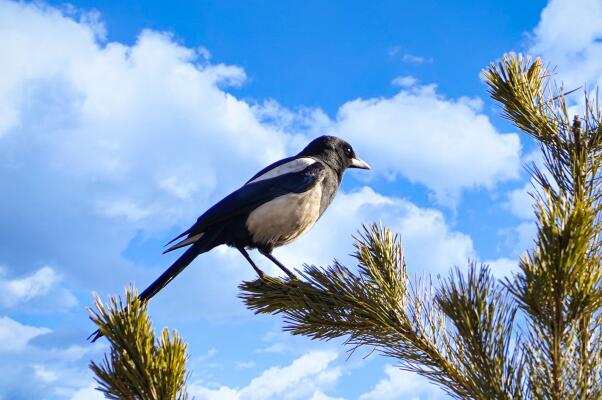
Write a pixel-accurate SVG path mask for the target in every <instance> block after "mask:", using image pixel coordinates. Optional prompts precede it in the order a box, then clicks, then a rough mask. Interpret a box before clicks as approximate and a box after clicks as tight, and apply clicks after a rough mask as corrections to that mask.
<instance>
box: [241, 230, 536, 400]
mask: <svg viewBox="0 0 602 400" xmlns="http://www.w3.org/2000/svg"><path fill="white" fill-rule="evenodd" d="M355 247H356V251H355V253H354V257H355V258H356V259H357V261H358V272H357V273H354V272H352V271H351V270H350V269H349V268H347V267H345V266H343V265H341V264H340V263H338V262H335V264H334V265H333V266H332V267H329V268H317V267H314V266H307V267H306V268H305V271H304V273H303V274H302V279H303V280H281V279H276V278H264V279H260V280H256V281H253V282H244V283H243V284H241V286H240V289H241V291H242V292H241V297H242V298H243V300H244V301H245V303H246V304H247V306H248V307H249V308H251V309H253V310H255V311H256V312H257V313H264V314H279V313H281V314H283V316H284V319H285V322H286V326H285V330H288V331H290V332H292V333H293V334H296V335H305V336H309V337H310V338H313V339H325V340H328V339H332V338H337V337H347V341H346V342H347V343H348V344H349V345H350V346H351V348H352V349H355V348H357V347H358V346H367V347H373V348H376V349H377V350H379V351H380V352H381V353H382V354H384V355H387V356H390V357H394V358H396V359H397V360H398V361H399V362H400V363H401V367H402V368H403V369H406V370H409V371H414V372H417V373H419V374H421V375H423V376H425V377H427V378H428V379H430V380H431V381H433V382H434V383H436V384H438V385H439V386H441V387H442V388H443V389H444V390H446V391H447V392H448V393H449V394H451V395H452V396H454V397H456V398H460V399H491V398H498V399H520V398H522V397H523V389H524V388H523V385H522V383H521V379H522V378H521V377H522V373H523V369H524V368H523V364H522V361H521V360H520V357H519V356H517V355H516V354H514V350H511V346H510V344H511V339H510V338H511V332H512V329H513V320H514V313H515V306H514V305H513V303H512V302H511V301H509V298H508V295H507V293H506V292H505V289H504V288H503V287H501V286H499V285H498V284H497V283H496V282H495V280H494V279H493V278H492V277H491V275H490V273H489V270H488V269H487V268H485V267H481V268H478V267H477V266H476V265H474V264H473V265H471V266H470V272H469V275H468V277H467V278H466V279H464V278H463V277H462V275H461V274H460V273H459V272H456V274H455V275H452V277H450V278H449V280H448V281H447V282H446V283H445V284H444V285H443V287H442V288H441V289H440V290H438V291H435V290H434V289H433V287H432V284H431V283H430V282H428V283H427V284H424V282H423V283H420V282H418V284H417V285H415V286H411V285H410V284H409V281H408V277H407V272H406V267H405V262H404V260H403V252H402V248H401V244H400V242H399V239H398V237H397V236H393V234H392V233H391V232H390V231H389V230H387V229H386V228H378V227H377V226H375V225H372V226H371V227H369V228H364V233H363V234H362V235H361V236H360V237H359V238H358V239H356V242H355ZM483 311H485V312H483ZM475 316H477V317H476V319H475V318H474V317H475ZM467 331H469V332H470V335H466V333H467ZM469 353H472V354H469Z"/></svg>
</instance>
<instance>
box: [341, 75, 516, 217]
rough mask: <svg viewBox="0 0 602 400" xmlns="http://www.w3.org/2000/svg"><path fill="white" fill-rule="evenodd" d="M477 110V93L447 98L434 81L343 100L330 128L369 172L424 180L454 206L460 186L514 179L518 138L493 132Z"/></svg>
mask: <svg viewBox="0 0 602 400" xmlns="http://www.w3.org/2000/svg"><path fill="white" fill-rule="evenodd" d="M481 108H482V102H481V100H479V99H477V98H465V97H463V98H459V99H447V98H445V97H443V96H442V95H441V94H439V93H437V91H436V88H435V86H434V85H427V86H414V87H412V88H410V89H402V90H401V91H400V92H399V93H398V94H397V95H395V96H394V97H392V98H377V99H366V100H364V99H357V100H354V101H350V102H348V103H346V104H344V105H343V106H342V107H341V108H340V109H339V112H338V114H337V119H336V122H335V125H334V127H333V130H334V132H336V133H337V134H338V135H340V136H343V137H345V138H346V139H348V140H349V141H350V143H352V144H353V145H354V147H355V148H356V151H357V152H358V153H359V155H360V156H361V157H362V158H364V159H365V160H367V161H368V162H369V163H370V165H371V166H372V167H373V169H374V170H375V171H379V173H381V174H382V173H385V174H389V176H396V175H401V176H403V177H405V178H407V179H409V180H410V181H412V182H416V183H420V184H423V185H426V186H427V187H429V188H430V189H431V190H433V191H434V193H435V194H436V196H437V199H438V200H439V201H440V202H444V203H446V204H452V205H453V204H455V203H456V202H457V201H458V198H459V195H460V192H461V191H462V190H463V189H466V188H472V187H477V186H483V187H489V188H491V187H493V186H494V185H495V184H496V183H497V182H499V181H505V180H509V179H515V178H517V177H518V172H519V167H520V158H519V153H520V141H519V138H518V136H517V135H516V134H500V133H498V132H497V130H496V129H495V128H494V126H493V125H492V124H491V122H490V121H489V119H488V118H487V117H486V116H485V115H483V114H481V113H480V111H481Z"/></svg>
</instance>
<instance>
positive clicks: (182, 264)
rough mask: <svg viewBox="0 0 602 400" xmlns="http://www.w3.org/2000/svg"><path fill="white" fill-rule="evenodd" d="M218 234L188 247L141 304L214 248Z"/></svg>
mask: <svg viewBox="0 0 602 400" xmlns="http://www.w3.org/2000/svg"><path fill="white" fill-rule="evenodd" d="M218 234H219V232H212V234H210V235H204V236H203V238H202V239H201V240H199V241H198V242H196V243H194V244H193V245H192V246H190V247H189V248H188V249H187V250H186V251H185V252H184V253H183V254H182V255H181V256H180V257H178V259H177V260H176V261H174V263H173V264H171V266H170V267H169V268H167V269H166V270H165V272H163V273H162V274H161V276H159V277H158V278H157V279H155V281H154V282H153V283H151V284H150V285H149V286H148V287H147V288H146V289H144V291H143V292H142V293H140V294H139V295H138V298H139V299H140V300H142V301H143V302H145V301H148V300H149V299H150V298H151V297H153V296H154V295H156V294H157V293H159V291H160V290H161V289H163V288H164V287H165V286H167V285H168V284H169V282H171V281H172V280H173V279H174V278H175V277H176V276H178V274H179V273H180V272H182V271H183V270H184V268H186V267H187V266H188V265H189V264H190V263H191V262H192V261H194V259H195V258H196V257H197V256H198V255H200V254H202V253H205V252H207V251H209V250H211V249H212V248H213V247H215V245H216V243H215V238H216V236H217V235H218ZM102 336H103V335H102V333H101V332H100V331H99V330H96V331H95V332H94V333H92V334H91V335H90V336H89V337H88V339H89V340H90V341H91V342H95V341H96V340H98V339H99V338H101V337H102Z"/></svg>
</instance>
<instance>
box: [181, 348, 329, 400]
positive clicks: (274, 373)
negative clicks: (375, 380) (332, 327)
mask: <svg viewBox="0 0 602 400" xmlns="http://www.w3.org/2000/svg"><path fill="white" fill-rule="evenodd" d="M336 358H337V353H335V352H333V351H311V352H309V353H307V354H305V355H303V356H301V357H299V358H297V359H296V360H294V361H293V362H292V363H291V364H290V365H288V366H286V367H272V368H269V369H267V370H265V371H263V373H262V374H261V375H260V376H258V377H256V378H254V379H253V380H251V382H250V383H249V384H248V385H247V386H245V387H243V388H242V389H235V388H230V387H227V386H220V387H219V388H217V389H211V388H208V387H206V386H204V385H203V384H201V383H195V384H192V385H190V390H189V393H190V394H191V395H193V396H195V397H198V398H199V399H205V400H247V399H248V400H253V399H262V400H268V399H289V400H293V399H308V398H315V399H329V398H330V397H326V395H325V394H324V391H325V390H326V389H328V388H332V386H333V385H334V383H336V381H337V380H338V378H339V377H340V374H341V371H340V369H339V368H337V367H333V366H331V364H332V362H333V361H334V360H335V359H336Z"/></svg>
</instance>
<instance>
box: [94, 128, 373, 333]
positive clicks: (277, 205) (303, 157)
mask: <svg viewBox="0 0 602 400" xmlns="http://www.w3.org/2000/svg"><path fill="white" fill-rule="evenodd" d="M347 168H362V169H368V168H369V166H368V164H366V163H365V162H364V161H362V160H360V159H359V158H357V157H356V155H355V152H354V150H353V148H352V147H351V145H349V143H347V142H345V141H344V140H342V139H339V138H337V137H334V136H321V137H319V138H317V139H315V140H313V141H312V142H311V143H309V145H307V146H306V147H305V148H304V149H303V150H302V151H301V152H300V153H299V154H297V155H296V156H293V157H289V158H285V159H283V160H280V161H277V162H275V163H273V164H271V165H269V166H267V167H266V168H264V169H263V170H261V171H259V172H258V173H257V174H255V175H254V176H253V177H252V178H251V179H249V180H248V181H247V182H246V183H245V184H244V185H243V186H242V187H241V188H239V189H238V190H236V191H234V192H232V193H231V194H229V195H228V196H226V197H225V198H223V199H222V200H220V201H219V202H218V203H216V204H215V205H214V206H213V207H211V208H210V209H209V210H207V211H206V212H205V213H204V214H203V215H201V216H200V217H199V218H198V219H197V221H196V223H195V224H194V225H192V226H191V227H190V228H189V229H187V230H186V231H184V232H183V233H181V234H180V235H179V236H177V237H176V238H175V239H173V240H172V241H171V242H169V243H168V245H170V244H172V243H174V242H175V243H174V244H173V245H171V247H169V248H168V249H167V250H165V252H164V253H167V252H170V251H173V250H176V249H179V248H182V247H186V246H190V247H189V248H188V249H187V250H186V251H185V252H184V253H183V254H182V255H181V256H180V257H179V258H178V259H177V260H176V261H175V262H174V263H173V264H172V265H171V266H170V267H169V268H168V269H167V270H166V271H165V272H164V273H163V274H162V275H161V276H160V277H159V278H157V280H155V281H154V282H153V283H152V284H151V285H150V286H149V287H148V288H146V289H145V290H144V291H143V292H142V293H141V294H140V298H141V299H142V300H148V299H150V298H151V297H152V296H154V295H155V294H156V293H157V292H159V291H160V290H161V289H162V288H164V287H165V286H166V285H167V284H168V283H169V282H171V280H172V279H174V278H175V277H176V276H177V275H178V274H179V273H180V272H181V271H182V270H183V269H184V268H186V267H187V266H188V265H189V264H190V263H191V262H192V261H193V260H194V259H195V258H196V257H197V256H198V255H200V254H202V253H205V252H207V251H209V250H211V249H213V248H214V247H216V246H219V245H222V244H226V245H228V246H231V247H234V248H236V249H238V250H239V251H240V253H241V254H242V255H243V256H244V257H245V259H246V260H247V261H248V262H249V263H250V264H251V266H252V267H253V268H254V269H255V271H256V272H257V273H258V274H259V276H263V272H262V271H261V270H260V269H259V268H258V267H257V266H256V265H255V263H254V262H253V260H252V259H251V257H250V256H249V254H248V253H247V251H246V249H257V250H258V251H259V252H260V253H261V254H263V255H264V256H266V257H267V258H269V259H270V260H271V261H272V262H274V263H275V264H276V265H278V267H280V268H281V269H282V270H283V271H284V272H286V273H287V274H288V275H289V276H290V277H294V275H293V274H292V273H291V272H290V271H289V270H288V269H287V268H286V267H285V266H284V265H283V264H282V263H280V262H279V261H278V260H277V259H276V258H275V257H274V256H273V255H272V250H273V249H274V248H275V247H278V246H282V245H284V244H287V243H289V242H291V241H293V240H295V239H296V238H298V237H299V236H301V235H302V234H303V233H305V232H306V231H307V230H309V229H310V228H311V227H312V226H313V225H314V224H315V223H316V221H317V220H318V219H319V218H320V216H321V215H322V213H323V212H324V210H326V208H327V207H328V206H329V205H330V203H331V202H332V200H333V198H334V196H335V194H336V192H337V190H338V188H339V185H340V183H341V180H342V178H343V173H344V172H345V170H346V169H347ZM98 337H100V336H99V335H98V334H97V335H96V336H95V337H94V339H93V340H96V339H97V338H98Z"/></svg>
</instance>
